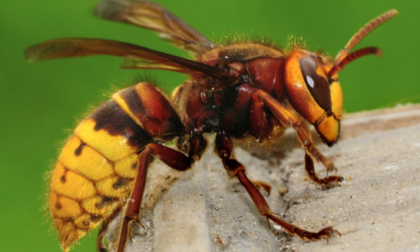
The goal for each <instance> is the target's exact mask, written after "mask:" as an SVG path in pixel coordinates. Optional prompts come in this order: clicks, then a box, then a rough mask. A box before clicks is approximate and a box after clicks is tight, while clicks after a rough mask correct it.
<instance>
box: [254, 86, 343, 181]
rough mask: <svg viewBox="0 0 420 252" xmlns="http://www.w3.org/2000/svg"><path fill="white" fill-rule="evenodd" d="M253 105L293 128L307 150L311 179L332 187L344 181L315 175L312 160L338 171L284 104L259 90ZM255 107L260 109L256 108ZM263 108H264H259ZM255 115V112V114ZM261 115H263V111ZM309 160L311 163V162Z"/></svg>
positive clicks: (336, 177) (339, 178) (306, 162)
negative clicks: (266, 109)
mask: <svg viewBox="0 0 420 252" xmlns="http://www.w3.org/2000/svg"><path fill="white" fill-rule="evenodd" d="M252 103H254V104H261V105H262V104H263V105H265V106H266V107H268V109H270V111H271V112H272V113H273V114H274V116H275V117H276V118H277V119H278V120H279V121H280V122H281V123H282V124H284V125H285V126H292V127H293V128H294V129H295V131H296V134H297V137H298V139H299V141H300V143H301V145H302V147H303V149H304V150H305V152H306V154H305V169H306V171H307V172H308V175H309V177H310V178H311V179H312V180H313V181H314V182H316V183H318V184H321V185H326V186H328V185H330V184H331V183H336V182H340V181H342V180H343V178H342V177H340V176H336V175H334V176H329V177H326V178H324V179H319V178H318V177H317V175H316V174H315V169H314V165H313V161H312V158H314V159H315V160H316V161H319V162H321V163H322V164H323V165H324V166H325V168H326V169H327V171H333V170H336V168H335V166H334V163H333V162H332V161H331V160H330V159H329V158H327V157H325V156H324V155H323V154H322V153H321V152H320V151H319V150H318V148H317V147H316V146H315V144H314V142H313V140H312V137H311V133H310V131H309V128H308V127H307V126H306V125H305V124H303V123H302V122H301V121H300V119H299V118H297V117H296V116H295V115H293V113H291V112H290V111H289V110H288V109H287V108H286V107H285V106H284V105H283V104H281V103H280V102H278V101H277V100H276V99H275V98H273V97H272V96H271V95H269V94H267V93H266V92H264V91H263V90H258V91H256V92H255V93H254V94H253V95H252ZM254 107H258V106H255V105H254ZM259 107H261V108H262V107H263V106H259ZM254 113H255V112H254ZM261 113H263V111H262V109H261ZM309 159H311V160H310V162H309Z"/></svg>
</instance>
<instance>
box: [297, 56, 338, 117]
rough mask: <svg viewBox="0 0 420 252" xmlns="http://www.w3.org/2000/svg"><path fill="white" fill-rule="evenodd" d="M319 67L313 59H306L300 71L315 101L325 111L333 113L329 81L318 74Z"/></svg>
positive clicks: (301, 62)
mask: <svg viewBox="0 0 420 252" xmlns="http://www.w3.org/2000/svg"><path fill="white" fill-rule="evenodd" d="M317 67H318V65H317V63H316V61H315V60H313V59H312V58H309V57H308V58H304V59H301V60H300V69H301V70H302V75H303V78H304V79H305V82H306V86H307V87H308V89H309V91H310V92H311V94H312V96H313V97H314V98H315V101H316V102H317V103H318V105H319V106H321V108H323V109H324V110H325V111H331V92H330V85H329V83H328V80H327V79H326V78H325V77H324V76H321V75H318V73H317V72H316V69H317Z"/></svg>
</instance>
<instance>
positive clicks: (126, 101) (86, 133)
mask: <svg viewBox="0 0 420 252" xmlns="http://www.w3.org/2000/svg"><path fill="white" fill-rule="evenodd" d="M183 129H184V126H183V124H182V123H181V121H180V119H179V117H178V115H177V114H176V113H175V111H174V110H173V109H172V107H171V106H170V103H169V102H168V101H167V100H166V98H165V97H164V96H163V95H162V94H161V93H160V92H159V91H158V90H157V89H156V88H155V87H154V86H153V85H151V84H149V83H140V84H137V85H136V86H133V87H131V88H127V89H124V90H122V91H120V92H118V93H116V94H114V96H113V97H112V99H111V100H109V101H108V102H106V103H104V104H103V105H102V106H100V107H99V108H98V109H97V110H95V111H94V112H93V113H92V114H91V115H89V116H88V117H87V118H86V119H85V120H83V121H82V122H81V123H80V124H79V126H78V127H77V128H76V130H75V132H74V134H73V135H72V136H71V137H70V139H69V140H68V141H67V144H66V145H65V146H64V148H63V150H62V152H61V154H60V156H59V158H58V162H57V165H56V167H55V170H54V173H53V176H52V180H51V187H50V198H49V206H50V211H51V215H52V218H53V221H54V224H55V225H56V228H57V231H58V234H59V236H60V240H61V246H62V248H63V249H64V250H67V249H68V248H69V247H70V246H71V245H72V244H73V243H74V242H75V241H77V240H78V239H79V238H81V237H82V236H83V235H85V234H86V232H88V231H90V230H92V229H93V228H95V227H96V226H97V225H98V224H99V223H101V221H103V220H108V219H109V218H110V217H112V215H113V213H114V212H115V211H118V210H120V209H121V207H122V206H123V205H124V204H125V202H126V200H127V198H128V197H129V195H130V193H131V190H132V188H133V184H134V179H135V177H136V163H137V158H138V154H139V153H140V151H141V150H142V149H143V148H144V146H145V145H147V144H148V143H150V142H152V141H153V140H154V139H165V138H167V137H168V136H172V137H174V136H175V135H176V134H177V133H179V132H182V131H183Z"/></svg>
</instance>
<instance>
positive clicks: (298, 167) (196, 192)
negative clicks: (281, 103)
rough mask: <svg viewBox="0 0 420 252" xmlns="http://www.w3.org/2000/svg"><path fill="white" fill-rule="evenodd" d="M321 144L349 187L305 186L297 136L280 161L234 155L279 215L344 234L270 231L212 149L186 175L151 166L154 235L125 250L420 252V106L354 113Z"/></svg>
mask: <svg viewBox="0 0 420 252" xmlns="http://www.w3.org/2000/svg"><path fill="white" fill-rule="evenodd" d="M316 139H317V138H316ZM319 147H320V149H321V151H322V152H323V153H324V154H325V155H326V156H328V157H330V158H332V160H333V161H334V162H335V164H336V166H337V168H338V173H339V174H340V175H342V176H344V178H345V181H344V183H343V184H342V185H341V186H338V187H335V188H332V189H328V190H323V189H321V188H320V187H319V186H316V185H315V184H313V183H311V182H310V181H309V180H308V179H306V174H305V172H304V168H303V156H304V153H303V150H302V149H301V148H300V147H299V146H298V144H297V140H296V138H295V136H294V133H293V131H287V132H286V135H285V138H284V140H283V141H282V142H281V143H280V145H279V146H273V148H276V149H278V150H282V149H283V150H286V151H285V152H283V153H282V152H280V154H281V155H282V156H284V157H282V158H281V159H279V158H277V157H275V155H266V154H267V151H263V152H260V153H257V154H258V155H260V156H261V155H263V154H264V156H266V157H267V156H270V158H269V159H268V160H267V159H260V158H257V157H255V156H252V155H250V154H249V153H248V152H246V151H244V150H242V149H238V150H237V151H236V153H235V154H236V157H237V159H238V160H239V161H240V162H242V163H243V164H245V165H246V167H247V173H248V175H249V177H250V178H252V179H253V180H263V181H266V182H268V183H269V184H271V186H272V191H271V194H270V196H268V197H267V201H268V203H269V204H270V206H271V208H272V210H273V211H276V212H277V213H279V214H281V215H283V214H284V215H285V216H284V217H285V219H286V220H288V221H290V222H292V223H294V224H296V225H298V226H300V227H302V228H305V229H308V230H312V231H318V230H319V229H321V228H324V227H326V226H334V227H335V228H336V229H337V230H339V231H340V232H341V234H342V237H335V238H333V239H331V240H329V242H328V243H327V242H326V241H317V242H302V241H301V240H300V239H299V238H291V237H290V236H288V235H285V234H284V233H283V232H282V231H281V229H280V228H279V227H277V226H273V225H272V226H271V228H270V227H268V226H267V224H266V220H265V218H263V217H261V216H260V215H259V213H258V211H257V210H256V209H255V207H254V205H253V203H252V201H251V200H250V198H249V197H248V195H247V193H246V192H245V190H244V189H243V188H242V187H241V186H240V185H239V183H238V182H237V181H236V180H235V179H229V178H228V176H227V175H226V172H225V170H224V168H223V167H222V165H221V162H220V160H219V158H218V157H217V155H215V154H214V153H213V150H212V149H211V148H209V150H207V152H206V154H205V155H204V156H203V158H202V160H201V161H200V162H198V163H196V164H195V165H194V167H193V169H191V171H188V172H187V173H184V174H181V173H175V172H172V171H169V169H167V168H165V167H164V166H163V165H162V164H159V163H158V162H157V164H156V165H154V166H153V167H152V169H151V170H152V171H151V174H150V178H149V182H148V184H149V189H148V192H147V196H146V200H145V204H144V206H143V208H142V213H141V220H142V223H143V224H144V225H145V227H146V228H145V229H143V228H141V227H136V228H134V229H133V234H136V235H135V236H134V238H133V243H131V242H130V241H128V242H127V247H126V251H127V252H131V251H159V252H166V251H168V252H169V251H170V252H177V251H197V252H199V251H203V252H207V251H209V252H210V251H282V250H284V251H322V252H327V251H418V250H420V226H419V223H420V199H419V196H418V195H419V194H420V106H419V105H408V106H403V107H397V108H392V109H384V110H377V111H371V112H362V113H356V114H351V115H346V118H345V119H344V120H343V122H342V135H341V139H340V141H339V143H338V144H337V145H336V146H334V147H333V148H328V147H326V146H323V145H319ZM317 168H318V171H319V173H320V174H321V175H322V174H325V172H324V168H323V167H322V166H317ZM176 178H178V179H176ZM173 181H175V182H174V183H172V182H173ZM165 191H166V192H165ZM162 192H165V193H162ZM114 222H115V223H113V225H112V226H111V227H110V229H109V232H108V237H109V240H110V247H111V248H112V247H113V246H114V244H115V238H116V236H117V234H118V231H119V229H118V225H119V224H118V219H117V220H116V221H114ZM113 242H114V243H113Z"/></svg>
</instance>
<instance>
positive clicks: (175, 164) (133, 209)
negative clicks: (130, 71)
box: [117, 143, 192, 252]
mask: <svg viewBox="0 0 420 252" xmlns="http://www.w3.org/2000/svg"><path fill="white" fill-rule="evenodd" d="M152 156H153V157H155V158H158V159H160V160H162V161H163V162H164V163H165V164H167V165H168V166H169V167H171V168H173V169H175V170H178V171H185V170H187V169H188V168H190V167H191V163H192V160H191V159H190V158H189V157H187V156H185V155H184V154H183V153H181V152H179V151H176V150H174V149H171V148H168V147H165V146H163V145H159V144H156V143H151V144H148V145H147V146H146V148H145V149H144V150H143V151H142V152H141V153H140V154H139V157H138V161H137V176H136V178H135V183H134V187H133V190H132V192H131V196H130V197H129V198H128V202H127V206H126V208H125V211H124V219H123V221H122V224H121V227H120V234H119V239H118V249H117V252H123V251H124V248H125V243H126V240H127V235H130V233H131V232H130V231H131V230H130V229H131V227H132V225H131V224H134V223H138V224H140V220H139V213H140V207H141V202H142V200H143V193H144V189H145V185H146V177H147V169H148V167H149V161H150V158H151V157H152ZM130 238H131V237H130Z"/></svg>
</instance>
